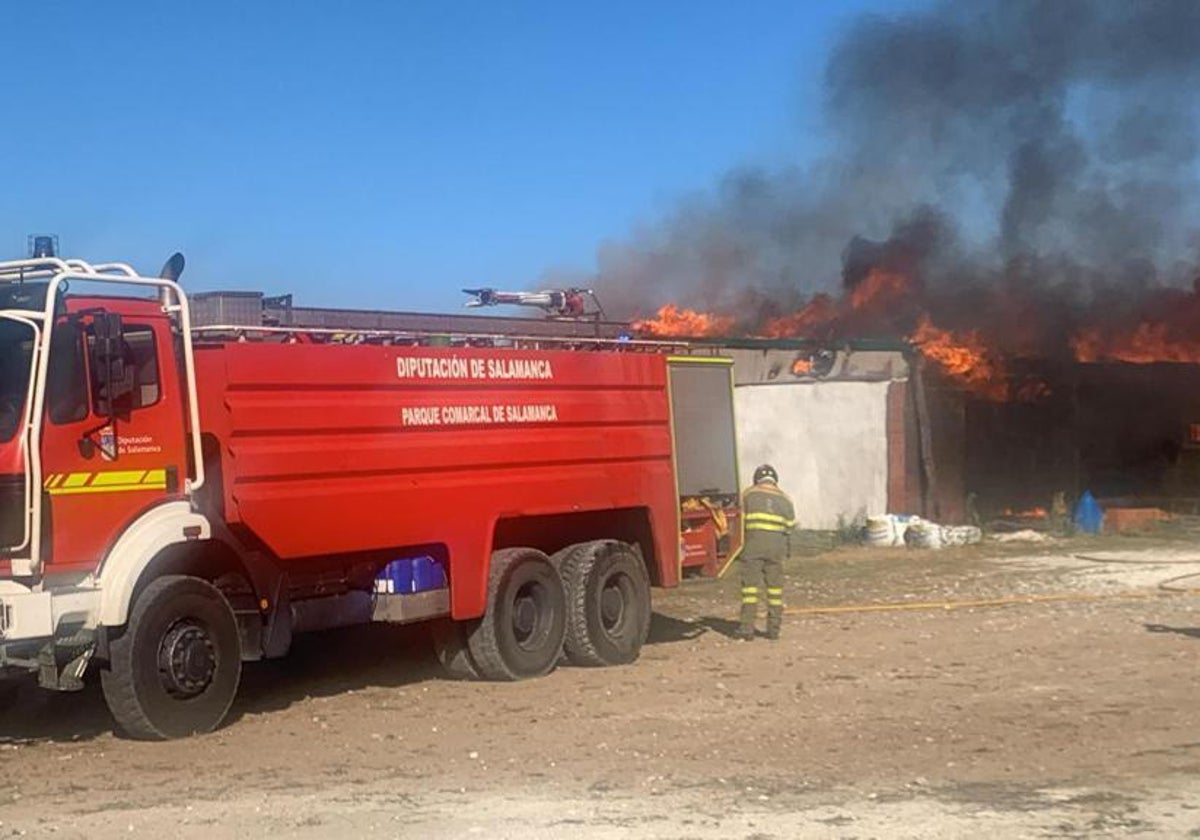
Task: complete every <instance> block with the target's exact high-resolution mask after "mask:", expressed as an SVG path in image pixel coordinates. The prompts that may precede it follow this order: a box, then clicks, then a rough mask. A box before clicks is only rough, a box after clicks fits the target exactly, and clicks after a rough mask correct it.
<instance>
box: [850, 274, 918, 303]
mask: <svg viewBox="0 0 1200 840" xmlns="http://www.w3.org/2000/svg"><path fill="white" fill-rule="evenodd" d="M912 290H913V288H912V283H911V282H909V279H908V278H907V277H905V276H904V275H903V274H898V273H897V272H894V271H884V270H883V269H879V268H873V269H871V271H870V273H868V274H867V276H866V277H864V278H863V280H862V282H861V283H859V284H858V285H857V286H855V287H854V288H853V289H852V290H851V291H850V308H851V309H853V310H855V311H858V310H861V309H868V308H872V307H875V306H883V305H887V304H890V303H892V302H894V301H896V300H899V299H900V298H903V297H906V296H907V295H909V294H911V293H912Z"/></svg>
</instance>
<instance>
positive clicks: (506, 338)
mask: <svg viewBox="0 0 1200 840" xmlns="http://www.w3.org/2000/svg"><path fill="white" fill-rule="evenodd" d="M192 335H193V337H194V339H195V340H196V341H198V342H203V341H206V340H207V341H216V342H221V341H234V342H245V341H265V342H277V343H288V344H340V345H361V344H370V345H383V346H396V347H495V348H508V349H518V350H610V351H613V350H622V351H629V352H642V353H667V354H673V355H681V356H717V355H721V351H722V348H721V347H720V346H718V345H717V344H698V343H696V342H694V341H689V340H687V339H674V340H672V339H641V338H629V339H626V338H603V337H583V336H555V335H509V334H507V333H486V332H453V331H451V332H443V331H433V330H386V329H340V328H337V327H286V326H261V327H257V326H247V325H244V324H212V325H208V326H202V327H193V328H192Z"/></svg>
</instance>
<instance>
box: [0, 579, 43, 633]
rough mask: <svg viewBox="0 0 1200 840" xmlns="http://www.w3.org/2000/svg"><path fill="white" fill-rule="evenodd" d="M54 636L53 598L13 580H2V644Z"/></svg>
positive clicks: (0, 617) (0, 584) (0, 602)
mask: <svg viewBox="0 0 1200 840" xmlns="http://www.w3.org/2000/svg"><path fill="white" fill-rule="evenodd" d="M53 635H54V606H53V596H52V595H51V594H50V593H49V592H36V591H34V590H32V589H30V588H29V587H27V586H22V585H21V584H19V583H15V582H14V581H11V580H4V581H0V644H5V643H8V642H20V641H28V640H31V639H44V638H49V637H51V636H53Z"/></svg>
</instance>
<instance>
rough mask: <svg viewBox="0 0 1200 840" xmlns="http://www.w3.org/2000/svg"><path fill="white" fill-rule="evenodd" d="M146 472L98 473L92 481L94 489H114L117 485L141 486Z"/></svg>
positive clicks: (118, 471) (120, 471)
mask: <svg viewBox="0 0 1200 840" xmlns="http://www.w3.org/2000/svg"><path fill="white" fill-rule="evenodd" d="M145 474H146V471H145V470H114V471H112V472H102V473H96V477H95V478H94V479H92V487H112V486H113V485H116V484H122V485H125V484H139V483H140V482H141V480H142V476H144V475H145Z"/></svg>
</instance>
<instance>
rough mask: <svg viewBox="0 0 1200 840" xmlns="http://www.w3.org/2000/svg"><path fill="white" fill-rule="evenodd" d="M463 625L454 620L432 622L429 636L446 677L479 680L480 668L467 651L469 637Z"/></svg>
mask: <svg viewBox="0 0 1200 840" xmlns="http://www.w3.org/2000/svg"><path fill="white" fill-rule="evenodd" d="M462 625H463V622H459V621H454V620H453V619H444V620H439V621H434V622H432V623H431V624H430V627H429V635H430V638H431V639H432V640H433V650H434V653H436V654H437V658H438V662H440V663H441V664H442V669H443V670H444V671H445V672H446V676H448V677H450V678H451V679H454V680H477V679H479V676H480V674H479V668H478V667H476V665H475V662H474V660H472V659H471V651H469V650H468V649H467V637H466V633H465V632H464V631H463V626H462Z"/></svg>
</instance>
